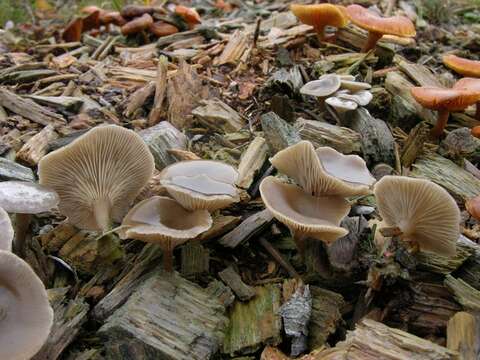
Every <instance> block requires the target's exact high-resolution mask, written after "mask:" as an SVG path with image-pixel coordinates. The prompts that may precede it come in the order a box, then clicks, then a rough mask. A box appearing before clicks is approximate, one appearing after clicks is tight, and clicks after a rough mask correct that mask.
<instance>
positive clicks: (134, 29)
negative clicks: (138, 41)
mask: <svg viewBox="0 0 480 360" xmlns="http://www.w3.org/2000/svg"><path fill="white" fill-rule="evenodd" d="M152 24H153V18H152V17H151V16H150V15H149V14H143V15H142V16H140V17H138V18H135V19H133V20H131V21H129V22H127V23H126V24H125V25H123V26H122V28H121V30H122V34H123V35H132V34H136V33H139V32H141V31H143V30H146V29H148V28H149V27H150V25H152Z"/></svg>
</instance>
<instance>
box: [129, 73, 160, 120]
mask: <svg viewBox="0 0 480 360" xmlns="http://www.w3.org/2000/svg"><path fill="white" fill-rule="evenodd" d="M154 91H155V83H154V82H153V81H150V82H148V83H147V84H145V85H144V86H142V87H140V88H139V89H138V90H137V91H135V92H133V93H132V94H131V95H130V96H129V97H128V98H127V100H126V101H125V103H126V106H125V111H124V112H123V115H124V116H126V117H128V118H129V117H131V116H133V115H134V114H135V112H136V111H137V110H138V109H140V108H141V107H142V106H143V105H144V104H145V102H146V101H147V99H148V98H149V97H150V96H152V95H153V93H154Z"/></svg>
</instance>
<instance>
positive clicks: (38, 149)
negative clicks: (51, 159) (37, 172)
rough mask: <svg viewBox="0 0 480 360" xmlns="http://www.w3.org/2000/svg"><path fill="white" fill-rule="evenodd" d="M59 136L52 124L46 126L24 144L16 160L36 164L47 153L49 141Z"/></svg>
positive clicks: (31, 164)
mask: <svg viewBox="0 0 480 360" xmlns="http://www.w3.org/2000/svg"><path fill="white" fill-rule="evenodd" d="M57 137H58V134H57V133H56V132H55V129H54V128H53V126H52V125H47V126H45V127H44V128H43V129H42V130H41V131H40V132H38V133H37V134H36V135H35V136H33V137H32V138H30V139H29V140H28V141H27V142H26V143H25V145H23V146H22V148H21V149H20V150H19V151H18V153H17V156H16V160H18V161H20V162H23V163H25V164H27V165H30V166H36V165H37V164H38V162H39V161H40V159H41V158H42V157H43V156H45V154H46V153H47V150H48V146H49V143H50V142H51V141H52V140H55V139H56V138H57Z"/></svg>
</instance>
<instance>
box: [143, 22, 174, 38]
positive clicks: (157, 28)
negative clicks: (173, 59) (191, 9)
mask: <svg viewBox="0 0 480 360" xmlns="http://www.w3.org/2000/svg"><path fill="white" fill-rule="evenodd" d="M148 30H149V31H150V32H151V33H152V34H153V35H155V36H158V37H161V36H167V35H171V34H175V33H177V32H178V28H177V27H176V26H174V25H172V24H169V23H166V22H164V21H157V22H154V23H153V24H152V25H150V27H149V28H148Z"/></svg>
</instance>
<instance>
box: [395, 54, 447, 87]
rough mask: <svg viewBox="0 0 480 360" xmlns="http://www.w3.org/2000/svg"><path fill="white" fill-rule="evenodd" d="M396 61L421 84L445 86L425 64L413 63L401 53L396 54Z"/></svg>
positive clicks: (401, 68)
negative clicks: (400, 54)
mask: <svg viewBox="0 0 480 360" xmlns="http://www.w3.org/2000/svg"><path fill="white" fill-rule="evenodd" d="M394 63H395V64H397V65H398V67H399V68H400V70H402V71H403V72H404V73H405V74H407V75H408V76H409V77H410V78H411V79H412V80H414V81H415V82H416V83H417V84H418V85H419V86H434V87H444V86H443V84H442V83H441V82H440V81H439V80H438V77H437V76H435V75H434V74H433V73H432V72H431V71H430V69H429V68H428V67H426V66H425V65H421V64H414V63H411V62H409V61H407V60H405V59H404V58H403V57H401V56H399V55H396V56H395V58H394Z"/></svg>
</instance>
